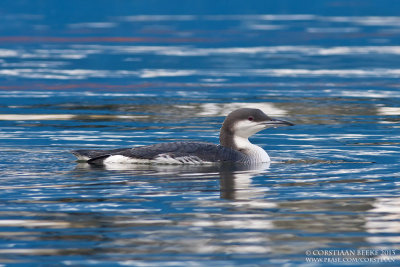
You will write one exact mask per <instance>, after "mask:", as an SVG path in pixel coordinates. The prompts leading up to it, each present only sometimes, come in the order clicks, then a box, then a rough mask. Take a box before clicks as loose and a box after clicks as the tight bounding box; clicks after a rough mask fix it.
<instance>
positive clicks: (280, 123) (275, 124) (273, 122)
mask: <svg viewBox="0 0 400 267" xmlns="http://www.w3.org/2000/svg"><path fill="white" fill-rule="evenodd" d="M261 124H263V125H265V127H279V126H293V125H294V124H293V123H291V122H288V121H284V120H277V119H271V120H269V121H265V122H261Z"/></svg>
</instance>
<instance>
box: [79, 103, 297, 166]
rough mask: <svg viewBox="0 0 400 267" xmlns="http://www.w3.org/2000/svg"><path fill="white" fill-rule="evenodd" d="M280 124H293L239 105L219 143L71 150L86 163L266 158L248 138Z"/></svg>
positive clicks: (227, 118) (260, 160) (249, 161)
mask: <svg viewBox="0 0 400 267" xmlns="http://www.w3.org/2000/svg"><path fill="white" fill-rule="evenodd" d="M282 125H293V124H291V123H289V122H286V121H281V120H275V119H272V118H270V117H268V116H267V115H266V114H265V113H264V112H262V111H261V110H259V109H251V108H241V109H238V110H235V111H233V112H231V113H230V114H229V115H228V116H227V117H226V119H225V121H224V122H223V124H222V127H221V131H220V145H216V144H211V143H203V142H172V143H161V144H156V145H149V146H141V147H134V148H122V149H113V150H75V151H72V153H73V154H74V155H75V156H76V157H77V158H78V160H80V161H85V162H87V163H89V164H106V163H107V164H108V163H110V164H111V163H150V162H157V163H175V164H185V163H189V164H190V163H191V164H201V163H206V162H226V161H229V162H242V163H257V162H268V161H269V160H270V159H269V156H268V154H267V152H265V151H264V150H263V149H262V148H261V147H258V146H256V145H253V144H251V143H250V142H249V141H248V139H247V138H248V137H250V136H252V135H253V134H255V133H257V132H259V131H261V130H263V129H266V128H268V127H277V126H282Z"/></svg>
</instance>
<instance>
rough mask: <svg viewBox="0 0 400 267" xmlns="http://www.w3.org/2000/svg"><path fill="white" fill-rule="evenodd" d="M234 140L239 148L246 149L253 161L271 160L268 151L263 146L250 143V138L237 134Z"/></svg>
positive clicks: (245, 151)
mask: <svg viewBox="0 0 400 267" xmlns="http://www.w3.org/2000/svg"><path fill="white" fill-rule="evenodd" d="M233 141H234V142H235V145H236V146H237V147H238V148H239V150H241V151H244V153H245V154H246V155H248V156H249V157H250V159H251V162H252V163H258V162H270V161H271V159H270V157H269V155H268V153H267V152H266V151H265V150H264V149H262V148H261V147H259V146H256V145H253V144H252V143H250V141H249V139H247V138H243V137H240V136H235V137H234V139H233Z"/></svg>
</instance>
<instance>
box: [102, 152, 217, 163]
mask: <svg viewBox="0 0 400 267" xmlns="http://www.w3.org/2000/svg"><path fill="white" fill-rule="evenodd" d="M207 163H209V162H206V161H202V160H201V159H200V158H199V157H196V156H186V157H171V156H170V155H168V154H160V155H159V156H158V157H156V158H155V159H154V160H149V159H135V158H130V157H125V156H122V155H113V156H110V157H108V158H106V159H105V160H104V161H103V164H104V165H123V164H174V165H177V164H179V165H182V164H207Z"/></svg>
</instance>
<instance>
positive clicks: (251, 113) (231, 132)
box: [219, 108, 293, 150]
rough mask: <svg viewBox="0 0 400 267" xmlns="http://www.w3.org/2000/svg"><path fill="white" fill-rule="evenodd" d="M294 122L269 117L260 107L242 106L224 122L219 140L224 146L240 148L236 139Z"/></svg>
mask: <svg viewBox="0 0 400 267" xmlns="http://www.w3.org/2000/svg"><path fill="white" fill-rule="evenodd" d="M292 125H293V123H290V122H287V121H283V120H277V119H273V118H271V117H269V116H268V115H267V114H265V113H264V112H262V111H261V110H260V109H254V108H241V109H237V110H235V111H232V112H231V113H229V114H228V116H227V117H226V118H225V121H224V122H223V124H222V128H221V132H220V136H219V142H220V144H221V145H222V146H225V147H230V148H233V149H235V150H238V148H237V145H236V144H235V141H234V140H235V139H237V138H243V139H246V140H247V138H249V137H250V136H252V135H254V134H255V133H257V132H259V131H262V130H264V129H267V128H270V127H279V126H292Z"/></svg>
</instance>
